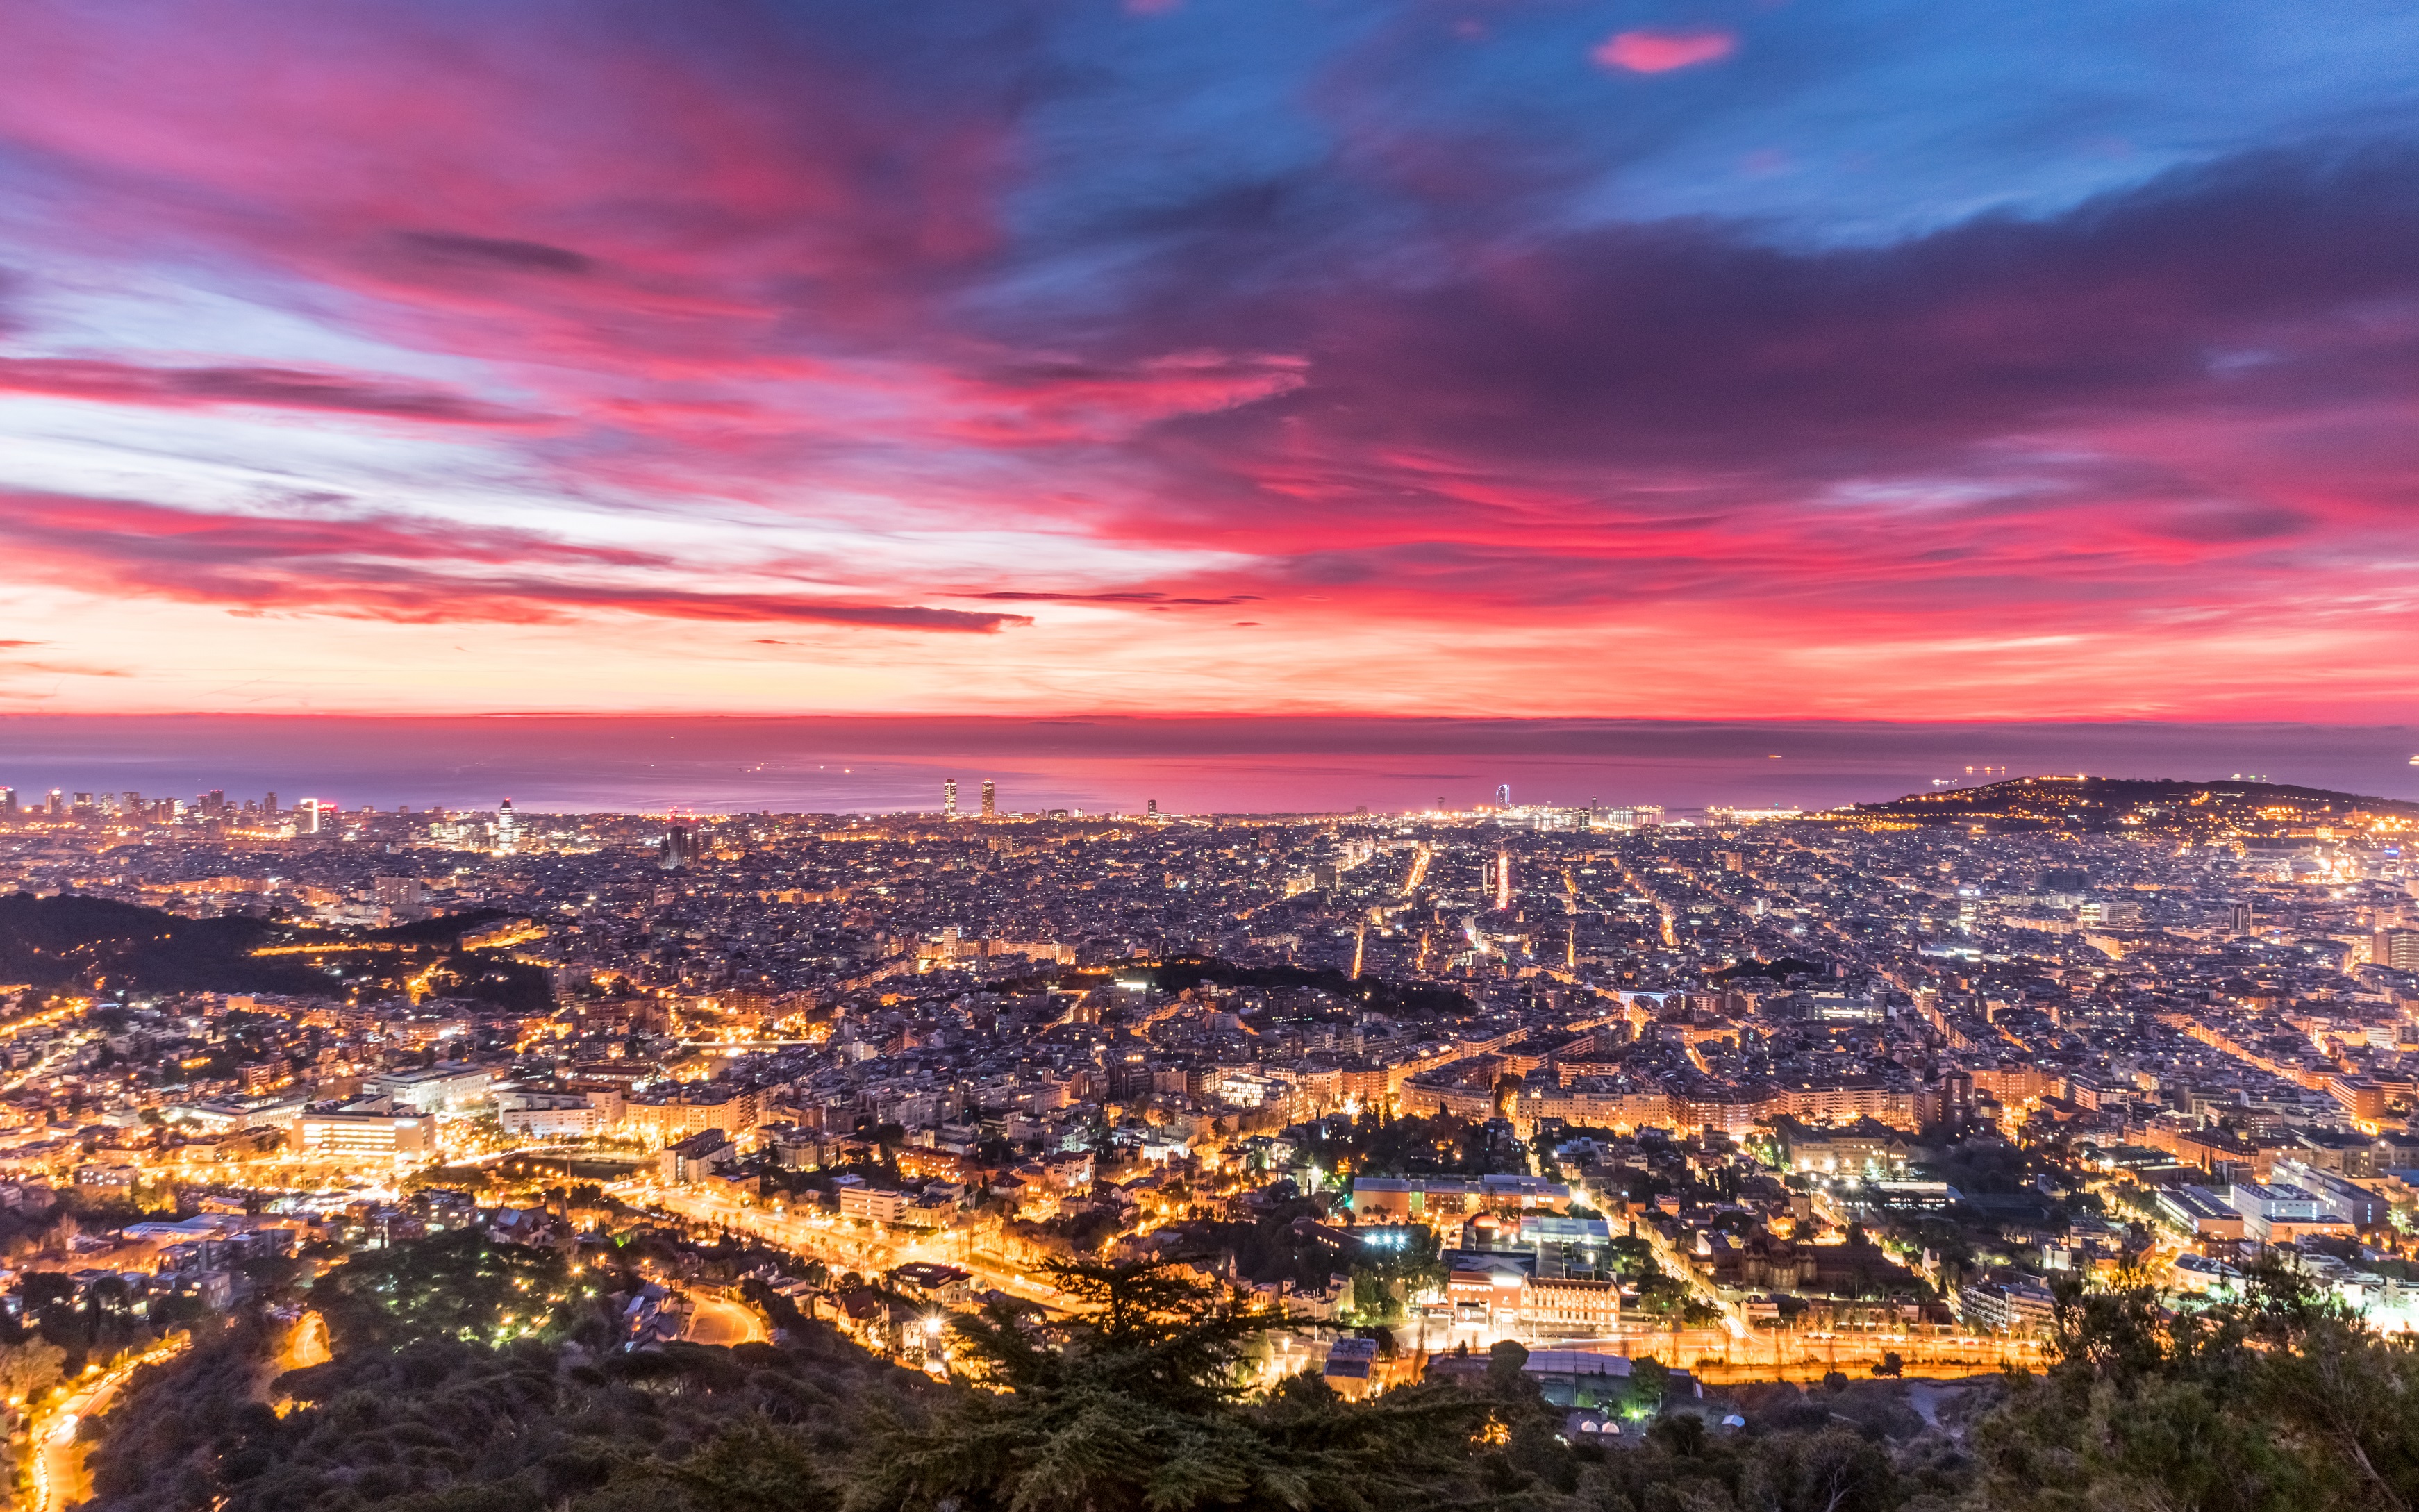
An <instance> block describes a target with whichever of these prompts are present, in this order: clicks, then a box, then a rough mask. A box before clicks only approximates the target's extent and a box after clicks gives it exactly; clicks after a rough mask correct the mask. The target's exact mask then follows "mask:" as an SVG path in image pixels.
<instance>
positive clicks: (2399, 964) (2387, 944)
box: [2368, 928, 2419, 971]
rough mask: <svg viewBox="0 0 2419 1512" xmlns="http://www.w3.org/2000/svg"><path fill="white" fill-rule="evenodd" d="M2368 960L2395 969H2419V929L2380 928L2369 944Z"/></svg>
mask: <svg viewBox="0 0 2419 1512" xmlns="http://www.w3.org/2000/svg"><path fill="white" fill-rule="evenodd" d="M2368 958H2369V960H2370V961H2372V962H2373V963H2375V964H2378V965H2380V966H2390V967H2392V968H2393V969H2394V970H2396V971H2419V929H2403V928H2395V929H2381V930H2379V931H2378V932H2377V933H2376V935H2375V937H2374V938H2373V939H2372V940H2371V941H2370V944H2369V956H2368Z"/></svg>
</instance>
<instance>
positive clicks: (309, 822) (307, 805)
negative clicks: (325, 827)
mask: <svg viewBox="0 0 2419 1512" xmlns="http://www.w3.org/2000/svg"><path fill="white" fill-rule="evenodd" d="M323 807H325V805H323V804H322V803H321V802H320V801H319V800H318V799H317V798H305V799H303V800H302V801H301V802H300V804H297V805H296V806H295V809H294V814H295V820H294V832H295V833H296V834H298V835H316V834H317V833H319V810H321V809H322V808H323Z"/></svg>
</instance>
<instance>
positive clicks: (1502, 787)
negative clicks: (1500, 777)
mask: <svg viewBox="0 0 2419 1512" xmlns="http://www.w3.org/2000/svg"><path fill="white" fill-rule="evenodd" d="M1495 807H1497V808H1498V809H1509V808H1511V807H1512V784H1511V783H1509V782H1498V783H1496V784H1495Z"/></svg>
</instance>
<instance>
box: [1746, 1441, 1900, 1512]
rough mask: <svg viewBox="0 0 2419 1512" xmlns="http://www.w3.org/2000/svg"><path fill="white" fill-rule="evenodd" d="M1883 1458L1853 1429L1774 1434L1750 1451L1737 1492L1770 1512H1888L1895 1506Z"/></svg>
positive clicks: (1894, 1492) (1892, 1485) (1892, 1480)
mask: <svg viewBox="0 0 2419 1512" xmlns="http://www.w3.org/2000/svg"><path fill="white" fill-rule="evenodd" d="M1895 1481H1896V1477H1895V1475H1894V1474H1893V1473H1892V1472H1891V1470H1890V1462H1889V1457H1888V1456H1887V1455H1885V1454H1884V1453H1882V1451H1881V1450H1880V1449H1879V1448H1878V1447H1876V1446H1875V1445H1873V1444H1872V1443H1867V1442H1866V1441H1865V1439H1864V1437H1863V1435H1861V1434H1859V1433H1857V1431H1856V1430H1855V1429H1854V1428H1850V1427H1827V1428H1825V1429H1823V1430H1822V1431H1821V1432H1819V1433H1776V1434H1774V1435H1772V1436H1771V1437H1770V1438H1767V1439H1765V1440H1764V1442H1763V1443H1759V1444H1758V1445H1756V1449H1755V1457H1754V1458H1753V1459H1751V1460H1750V1461H1749V1464H1748V1471H1747V1475H1746V1477H1745V1480H1744V1482H1743V1484H1742V1486H1741V1488H1740V1489H1741V1490H1742V1492H1743V1493H1744V1495H1743V1500H1744V1501H1745V1502H1746V1503H1747V1504H1748V1505H1749V1506H1751V1507H1759V1508H1769V1509H1771V1512H1888V1509H1889V1508H1891V1507H1894V1506H1896V1505H1897V1504H1898V1496H1897V1489H1896V1486H1895Z"/></svg>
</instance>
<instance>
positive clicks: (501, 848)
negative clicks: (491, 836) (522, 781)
mask: <svg viewBox="0 0 2419 1512" xmlns="http://www.w3.org/2000/svg"><path fill="white" fill-rule="evenodd" d="M520 843H521V822H520V818H519V816H518V815H516V814H515V813H514V812H513V800H512V799H510V798H506V799H505V800H504V801H503V802H501V803H500V804H498V805H496V850H497V851H498V853H500V854H502V855H510V854H511V853H512V852H514V851H516V850H517V849H519V848H520Z"/></svg>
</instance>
